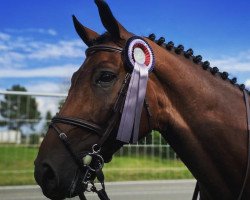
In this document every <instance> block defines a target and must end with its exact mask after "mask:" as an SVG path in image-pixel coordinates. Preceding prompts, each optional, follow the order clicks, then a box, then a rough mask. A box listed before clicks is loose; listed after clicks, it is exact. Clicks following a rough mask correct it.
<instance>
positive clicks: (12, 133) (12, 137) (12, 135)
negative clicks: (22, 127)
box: [0, 130, 21, 144]
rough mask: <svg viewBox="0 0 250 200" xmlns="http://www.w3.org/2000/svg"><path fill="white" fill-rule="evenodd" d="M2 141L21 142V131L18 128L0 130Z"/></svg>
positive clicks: (6, 142) (0, 140) (0, 141)
mask: <svg viewBox="0 0 250 200" xmlns="http://www.w3.org/2000/svg"><path fill="white" fill-rule="evenodd" d="M0 143H5V144H20V143H21V132H20V131H16V130H5V131H0Z"/></svg>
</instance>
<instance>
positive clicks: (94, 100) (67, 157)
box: [35, 0, 156, 199]
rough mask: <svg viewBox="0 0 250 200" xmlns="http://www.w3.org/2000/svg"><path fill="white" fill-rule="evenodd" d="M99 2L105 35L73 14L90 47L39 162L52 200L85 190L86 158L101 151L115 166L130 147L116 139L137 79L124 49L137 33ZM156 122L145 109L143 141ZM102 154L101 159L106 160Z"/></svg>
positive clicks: (37, 175)
mask: <svg viewBox="0 0 250 200" xmlns="http://www.w3.org/2000/svg"><path fill="white" fill-rule="evenodd" d="M95 2H96V4H97V6H98V10H99V14H100V17H101V21H102V23H103V25H104V27H105V28H106V30H107V32H106V33H105V34H103V35H99V34H98V33H96V32H94V31H93V30H91V29H89V28H87V27H85V26H83V25H82V24H81V23H80V22H79V21H78V20H77V19H76V17H75V16H73V22H74V26H75V29H76V32H77V33H78V35H79V36H80V38H81V39H82V40H83V42H84V43H85V44H86V45H87V46H88V47H89V48H88V49H87V51H86V59H85V61H84V63H83V64H82V66H81V67H80V68H79V69H78V70H77V71H76V72H75V73H74V74H73V76H72V79H71V87H70V89H69V92H68V96H67V98H66V101H65V103H64V105H63V106H62V108H61V109H60V112H59V113H58V114H57V116H56V117H55V118H54V119H53V120H52V124H51V126H50V128H49V130H48V133H47V134H46V136H45V138H44V140H43V142H42V144H41V146H40V149H39V153H38V156H37V158H36V160H35V179H36V181H37V183H38V184H39V185H40V186H41V188H42V190H43V193H44V194H45V195H46V196H47V197H48V198H51V199H61V198H64V197H72V196H75V195H78V194H79V193H81V192H83V188H82V186H81V182H82V176H84V175H83V174H84V173H85V172H84V170H80V169H79V168H80V167H81V166H80V165H81V164H83V165H84V163H79V162H81V159H82V158H83V157H84V158H85V157H86V154H88V155H89V152H92V151H94V152H97V151H98V152H99V150H100V155H101V159H102V157H103V159H104V161H105V162H109V161H110V160H111V158H112V155H113V154H114V153H115V152H116V151H117V150H118V149H119V148H120V147H122V145H123V144H124V142H121V141H119V140H116V137H117V131H118V128H119V120H120V115H121V111H122V109H123V105H124V101H125V97H126V92H127V89H128V84H129V80H130V78H131V76H130V70H129V69H128V67H127V66H126V65H127V64H126V62H125V60H124V52H123V50H124V47H125V44H126V42H127V40H128V39H129V38H131V37H132V36H133V34H131V33H129V32H128V31H127V30H126V29H125V28H124V27H123V26H122V25H121V24H120V23H119V22H118V21H117V20H116V19H115V17H114V16H113V14H112V12H111V10H110V8H109V7H108V5H107V4H106V3H105V2H104V1H102V0H96V1H95ZM148 42H149V43H150V42H151V41H148ZM152 78H154V75H153V74H152V75H150V78H149V81H148V87H147V88H150V87H151V90H152V91H153V90H154V87H156V84H152V83H151V80H150V79H152ZM146 97H147V102H148V104H151V102H152V101H154V98H152V97H151V96H149V95H148V94H146ZM149 115H150V116H149ZM149 118H150V119H149ZM149 120H150V121H151V122H149ZM153 121H154V110H152V111H150V113H149V110H148V107H147V105H146V106H144V107H143V108H142V114H141V117H140V122H141V123H139V124H140V127H139V130H140V131H139V138H142V137H144V136H145V135H146V134H147V133H149V132H150V131H151V130H152V128H153V126H154V123H153ZM100 141H101V145H100ZM97 144H98V145H99V146H100V147H97ZM94 145H96V146H94ZM65 147H66V148H65ZM69 148H70V150H68V149H69ZM95 148H98V149H97V150H96V149H95ZM92 153H93V152H92ZM98 156H99V155H97V157H96V158H100V157H98ZM88 158H89V157H88ZM90 159H92V158H90ZM83 162H84V161H83ZM87 162H89V161H87ZM99 164H100V163H99ZM92 167H94V166H92Z"/></svg>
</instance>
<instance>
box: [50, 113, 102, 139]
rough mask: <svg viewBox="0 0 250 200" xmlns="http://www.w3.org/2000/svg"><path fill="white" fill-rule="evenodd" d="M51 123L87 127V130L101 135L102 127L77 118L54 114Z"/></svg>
mask: <svg viewBox="0 0 250 200" xmlns="http://www.w3.org/2000/svg"><path fill="white" fill-rule="evenodd" d="M52 123H63V124H69V125H73V126H78V127H80V128H83V129H88V130H89V131H92V132H95V133H96V134H97V135H99V136H102V133H101V130H102V128H101V127H100V126H98V125H97V124H93V123H91V122H88V121H86V120H82V119H79V118H71V117H60V116H56V117H54V118H53V119H52Z"/></svg>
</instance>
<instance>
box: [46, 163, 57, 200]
mask: <svg viewBox="0 0 250 200" xmlns="http://www.w3.org/2000/svg"><path fill="white" fill-rule="evenodd" d="M57 186H58V181H57V176H56V173H55V172H54V170H53V169H52V167H51V166H50V165H48V164H44V165H43V177H42V189H43V192H44V193H45V195H46V196H47V195H50V194H51V193H53V192H54V191H55V190H56V189H57Z"/></svg>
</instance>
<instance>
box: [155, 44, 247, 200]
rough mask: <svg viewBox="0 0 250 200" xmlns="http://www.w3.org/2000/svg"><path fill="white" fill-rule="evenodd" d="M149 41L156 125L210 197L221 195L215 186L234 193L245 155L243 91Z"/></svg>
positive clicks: (242, 171) (240, 178)
mask: <svg viewBox="0 0 250 200" xmlns="http://www.w3.org/2000/svg"><path fill="white" fill-rule="evenodd" d="M151 45H152V46H153V48H154V51H155V57H156V69H155V76H156V77H155V80H156V81H155V82H157V84H156V85H158V88H155V91H156V92H155V96H156V99H157V105H156V106H155V107H157V109H155V110H156V116H157V117H156V118H157V123H156V124H157V126H156V129H157V130H158V131H160V132H161V133H162V135H163V136H164V138H165V139H166V140H167V141H168V142H169V144H170V145H171V146H172V148H173V149H174V150H175V151H176V152H177V154H178V155H179V156H180V158H181V159H182V160H183V162H184V163H185V164H186V166H187V167H188V168H189V170H190V171H191V172H192V174H193V175H194V176H195V177H196V178H197V179H198V180H199V181H200V182H201V183H202V184H203V185H204V187H205V188H209V189H208V191H207V194H208V196H209V195H218V197H219V195H221V193H219V194H218V186H224V187H222V188H219V190H220V191H221V192H224V197H225V195H226V194H228V196H229V197H230V196H231V197H230V198H232V197H233V196H237V194H238V190H240V188H239V187H240V186H241V184H240V182H241V181H242V179H243V178H242V177H244V175H245V174H244V173H245V165H246V159H245V158H246V157H247V144H246V141H247V140H246V137H247V135H246V114H245V113H246V111H245V104H244V100H243V94H242V92H241V91H240V90H239V89H238V88H237V87H236V86H233V85H231V84H230V83H229V81H223V80H222V79H221V78H220V77H219V76H218V75H217V76H216V75H212V74H211V73H210V72H208V71H205V70H203V69H202V68H201V66H199V65H197V64H195V63H193V62H192V61H191V60H188V59H186V58H185V57H184V56H182V55H176V54H175V53H171V52H168V51H166V50H164V49H163V48H162V47H159V46H157V45H155V44H151ZM235 169H238V170H235ZM229 177H230V178H229ZM229 179H230V180H233V181H230V180H229ZM215 182H216V184H215ZM231 182H233V183H231ZM213 193H214V194H213ZM213 197H216V196H213Z"/></svg>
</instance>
